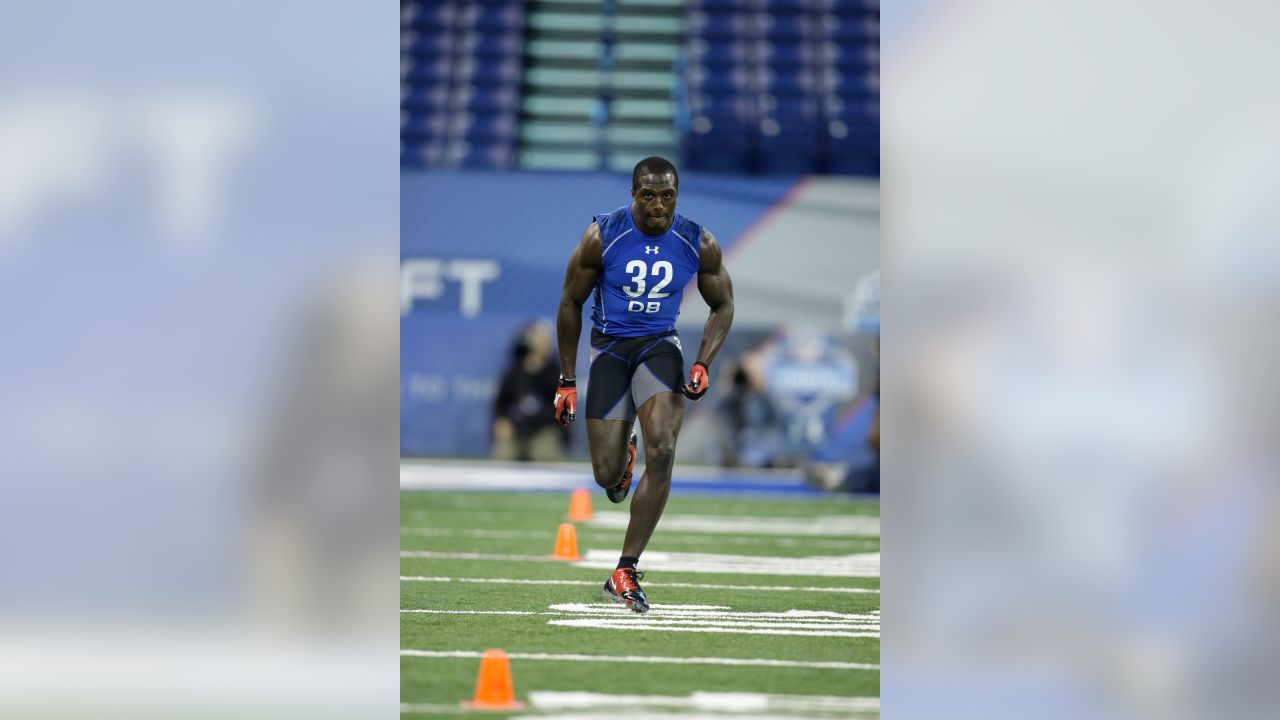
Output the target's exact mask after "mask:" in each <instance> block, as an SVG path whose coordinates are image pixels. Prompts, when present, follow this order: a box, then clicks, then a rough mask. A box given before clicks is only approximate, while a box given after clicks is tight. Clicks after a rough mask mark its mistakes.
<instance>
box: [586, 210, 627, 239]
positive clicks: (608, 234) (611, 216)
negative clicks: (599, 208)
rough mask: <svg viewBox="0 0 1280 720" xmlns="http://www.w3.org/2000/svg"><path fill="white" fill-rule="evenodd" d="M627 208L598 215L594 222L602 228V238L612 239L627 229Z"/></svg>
mask: <svg viewBox="0 0 1280 720" xmlns="http://www.w3.org/2000/svg"><path fill="white" fill-rule="evenodd" d="M627 209H628V208H627V206H626V205H623V206H622V207H620V208H618V209H616V210H610V211H609V212H605V213H600V214H598V215H596V216H595V217H594V218H592V219H593V220H595V222H596V224H597V225H599V226H600V237H601V238H612V237H613V236H615V235H617V234H618V233H620V232H623V231H625V230H626V229H627Z"/></svg>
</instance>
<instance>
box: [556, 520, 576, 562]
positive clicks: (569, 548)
mask: <svg viewBox="0 0 1280 720" xmlns="http://www.w3.org/2000/svg"><path fill="white" fill-rule="evenodd" d="M551 557H553V558H555V559H556V560H577V559H578V530H577V529H576V528H574V527H573V523H561V525H560V531H559V532H557V533H556V550H555V552H553V553H551Z"/></svg>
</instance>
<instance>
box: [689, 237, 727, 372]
mask: <svg viewBox="0 0 1280 720" xmlns="http://www.w3.org/2000/svg"><path fill="white" fill-rule="evenodd" d="M698 254H699V256H700V258H701V262H700V263H699V266H698V292H699V293H701V294H702V299H703V300H705V301H707V305H708V306H709V307H710V308H711V315H710V316H709V317H708V318H707V325H706V327H704V328H703V330H702V345H701V346H700V347H699V348H698V360H699V361H701V362H702V363H703V364H705V365H707V366H710V365H711V361H712V360H715V359H716V353H718V352H720V346H721V345H722V344H723V343H724V339H725V338H726V337H728V336H729V326H730V325H732V324H733V281H732V280H730V279H729V272H728V271H727V270H725V268H724V265H723V264H722V263H721V261H720V260H721V257H720V256H721V253H720V243H718V242H716V238H715V236H714V235H712V234H711V233H710V232H709V231H707V230H706V229H703V231H702V239H701V241H700V243H699V248H698Z"/></svg>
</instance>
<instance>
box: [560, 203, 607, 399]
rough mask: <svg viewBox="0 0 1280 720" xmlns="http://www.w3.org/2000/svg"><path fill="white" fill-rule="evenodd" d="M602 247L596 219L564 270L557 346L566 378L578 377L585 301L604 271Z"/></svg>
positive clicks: (584, 233) (561, 371)
mask: <svg viewBox="0 0 1280 720" xmlns="http://www.w3.org/2000/svg"><path fill="white" fill-rule="evenodd" d="M600 247H601V245H600V225H599V224H597V223H594V222H593V223H591V224H590V225H588V226H587V229H586V231H585V232H583V233H582V239H581V240H579V241H578V247H577V248H575V249H574V251H573V254H572V255H570V256H569V266H568V267H567V268H565V271H564V289H563V290H562V291H561V293H560V309H559V311H558V312H557V313H556V345H557V347H558V349H559V351H560V375H561V376H563V377H566V378H572V377H576V373H577V367H578V338H579V336H581V335H582V304H583V303H584V302H586V300H587V298H588V297H590V296H591V291H592V290H593V289H594V288H595V286H596V281H597V280H599V279H600V273H601V272H603V270H604V265H603V264H602V263H601V260H600Z"/></svg>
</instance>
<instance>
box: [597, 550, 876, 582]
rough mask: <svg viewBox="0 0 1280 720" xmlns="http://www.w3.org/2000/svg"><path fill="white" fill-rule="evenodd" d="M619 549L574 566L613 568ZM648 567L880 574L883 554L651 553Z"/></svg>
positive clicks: (647, 555)
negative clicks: (786, 555)
mask: <svg viewBox="0 0 1280 720" xmlns="http://www.w3.org/2000/svg"><path fill="white" fill-rule="evenodd" d="M616 556H617V552H615V551H611V550H588V551H587V552H586V554H585V557H583V559H582V560H581V561H579V562H575V563H573V566H574V567H582V568H594V569H610V570H612V569H613V568H614V567H615V566H616V565H617V557H616ZM641 565H642V566H643V568H642V569H644V570H665V571H669V572H700V573H733V574H743V575H810V576H815V577H880V553H878V552H874V553H856V554H852V555H832V556H819V555H810V556H807V557H773V556H767V555H721V554H715V553H681V552H656V551H652V552H647V553H645V556H644V560H643V561H642V563H641Z"/></svg>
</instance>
